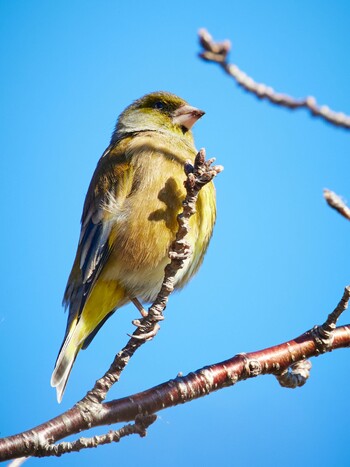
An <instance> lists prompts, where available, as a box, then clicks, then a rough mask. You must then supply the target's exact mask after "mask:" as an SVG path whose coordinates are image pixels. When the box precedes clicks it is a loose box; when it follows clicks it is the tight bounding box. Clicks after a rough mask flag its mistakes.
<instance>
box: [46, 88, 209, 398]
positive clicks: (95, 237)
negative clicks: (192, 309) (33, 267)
mask: <svg viewBox="0 0 350 467" xmlns="http://www.w3.org/2000/svg"><path fill="white" fill-rule="evenodd" d="M203 114H204V112H203V111H202V110H199V109H196V108H195V107H191V106H190V105H188V104H187V102H186V101H184V100H183V99H181V98H179V97H177V96H175V95H174V94H170V93H167V92H154V93H151V94H148V95H146V96H144V97H142V98H140V99H138V100H136V101H135V102H133V103H132V104H131V105H130V106H129V107H127V108H126V109H125V110H124V112H122V114H121V115H120V117H119V119H118V121H117V124H116V127H115V131H114V133H113V135H112V138H111V142H110V145H109V146H108V148H107V149H106V151H105V152H104V154H103V155H102V157H101V159H100V160H99V162H98V164H97V167H96V170H95V173H94V175H93V177H92V180H91V183H90V186H89V189H88V192H87V195H86V199H85V203H84V208H83V214H82V218H81V234H80V239H79V244H78V249H77V253H76V257H75V261H74V264H73V267H72V271H71V273H70V276H69V279H68V283H67V287H66V290H65V294H64V299H63V303H64V305H65V306H66V307H67V308H68V309H69V316H68V322H67V328H66V333H65V337H64V340H63V344H62V347H61V349H60V352H59V355H58V358H57V361H56V365H55V369H54V371H53V374H52V378H51V385H52V386H53V387H56V390H57V400H58V402H60V401H61V400H62V396H63V393H64V390H65V387H66V384H67V380H68V377H69V374H70V372H71V370H72V366H73V363H74V361H75V359H76V356H77V354H78V352H79V350H80V349H85V348H86V347H87V346H88V345H89V344H90V342H91V341H92V339H93V338H94V336H95V335H96V333H97V332H98V331H99V329H100V328H101V326H102V325H103V324H104V323H105V321H106V320H107V319H108V318H109V317H110V316H111V315H112V314H113V313H114V311H115V310H116V309H117V308H120V307H121V306H123V305H125V304H126V303H128V302H129V301H133V302H134V303H135V304H136V305H138V304H139V305H140V302H139V300H141V301H144V302H149V301H153V300H155V298H156V296H157V294H158V292H159V290H160V287H161V284H162V281H163V278H164V268H165V266H166V265H167V263H168V262H169V261H170V260H169V258H168V251H169V247H170V245H171V243H172V242H173V240H174V238H175V235H176V232H177V215H178V214H179V213H180V212H181V208H182V201H183V200H184V198H185V195H186V192H185V188H184V185H183V182H184V179H185V173H184V166H185V163H186V162H187V161H191V162H192V163H193V161H194V158H195V156H196V153H197V151H196V149H195V146H194V142H193V136H192V132H191V128H192V126H193V125H194V124H195V122H196V121H197V120H198V119H199V118H201V117H202V116H203ZM215 212H216V209H215V189H214V185H213V183H209V184H208V185H206V186H205V187H204V188H203V189H202V190H201V192H200V193H199V197H198V201H197V211H196V213H195V214H194V215H193V216H192V218H191V219H190V232H189V234H188V236H187V238H186V239H187V241H188V242H189V243H190V245H191V247H192V251H193V253H192V255H191V256H190V257H189V258H188V259H187V260H186V263H185V266H184V267H183V268H182V269H180V270H179V271H178V273H177V275H176V278H175V287H176V288H181V287H182V286H184V285H185V284H186V283H187V282H188V281H189V279H190V278H191V277H192V276H193V274H194V273H195V272H196V271H197V269H198V268H199V266H200V264H201V262H202V260H203V256H204V254H205V251H206V249H207V246H208V243H209V240H210V237H211V234H212V230H213V226H214V222H215ZM140 306H141V305H140ZM140 306H139V307H140Z"/></svg>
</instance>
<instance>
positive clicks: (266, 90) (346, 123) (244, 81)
mask: <svg viewBox="0 0 350 467" xmlns="http://www.w3.org/2000/svg"><path fill="white" fill-rule="evenodd" d="M198 35H199V42H200V45H201V46H202V47H203V51H202V52H201V53H200V54H199V56H200V57H201V58H202V59H203V60H206V61H208V62H213V63H217V64H219V65H220V66H221V68H222V69H223V70H224V71H225V72H226V73H227V74H228V75H229V76H231V77H232V78H233V79H234V80H236V82H237V84H238V85H239V86H241V87H242V88H243V89H245V90H246V91H248V92H250V93H252V94H254V95H255V96H256V97H258V98H259V99H266V100H268V101H269V102H271V103H272V104H275V105H279V106H282V107H287V108H289V109H300V108H304V109H308V110H309V111H310V114H311V115H312V116H313V117H320V118H322V119H323V120H326V121H327V122H329V123H331V124H332V125H335V126H339V127H342V128H346V129H347V130H349V129H350V116H348V115H346V114H344V113H343V112H334V111H333V110H331V109H330V108H329V107H327V106H326V105H322V106H319V105H318V103H317V101H316V99H315V98H314V97H312V96H308V97H305V98H304V99H295V98H294V97H291V96H288V95H287V94H281V93H278V92H276V91H275V90H274V89H273V88H272V87H270V86H266V85H265V84H263V83H257V82H256V81H254V80H253V79H252V78H251V77H250V76H248V75H247V74H246V73H244V72H243V71H242V70H240V69H239V68H238V66H237V65H234V64H231V63H228V61H227V55H228V53H229V52H230V50H231V43H230V41H228V40H225V41H223V42H214V40H213V38H212V36H211V35H210V34H209V33H208V31H207V30H206V29H200V30H199V32H198Z"/></svg>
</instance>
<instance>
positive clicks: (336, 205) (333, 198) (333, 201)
mask: <svg viewBox="0 0 350 467" xmlns="http://www.w3.org/2000/svg"><path fill="white" fill-rule="evenodd" d="M323 197H324V199H325V200H326V201H327V203H328V205H329V206H330V207H331V208H333V209H335V210H336V211H338V212H339V214H341V215H342V216H343V217H345V219H348V220H349V221H350V208H349V207H348V206H347V205H346V204H345V202H344V201H343V200H342V198H341V197H340V196H339V195H337V194H336V193H334V191H331V190H327V189H324V190H323Z"/></svg>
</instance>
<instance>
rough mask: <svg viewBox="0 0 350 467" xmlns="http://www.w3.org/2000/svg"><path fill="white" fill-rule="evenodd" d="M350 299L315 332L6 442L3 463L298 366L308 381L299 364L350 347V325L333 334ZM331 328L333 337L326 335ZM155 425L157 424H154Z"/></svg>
mask: <svg viewBox="0 0 350 467" xmlns="http://www.w3.org/2000/svg"><path fill="white" fill-rule="evenodd" d="M349 299H350V286H349V287H346V289H345V291H344V295H343V297H342V299H341V300H340V302H339V304H338V306H337V307H336V308H335V310H334V311H333V312H332V313H331V314H330V315H329V316H328V318H327V320H326V322H325V323H324V324H323V325H322V326H320V327H316V328H314V329H311V330H309V331H307V332H305V333H304V334H302V335H301V336H299V337H297V338H295V339H292V340H290V341H289V342H285V343H283V344H280V345H277V346H274V347H270V348H267V349H264V350H260V351H257V352H251V353H243V354H238V355H236V356H234V357H233V358H231V359H229V360H226V361H224V362H221V363H216V364H214V365H210V366H206V367H204V368H202V369H200V370H197V371H195V372H192V373H190V374H188V375H187V376H183V377H178V378H176V379H174V380H170V381H168V382H166V383H163V384H160V385H159V386H156V387H153V388H151V389H148V390H146V391H144V392H141V393H138V394H134V395H132V396H129V397H125V398H122V399H118V400H114V401H111V402H105V403H101V404H99V410H98V411H97V410H96V411H95V412H94V417H93V418H91V417H85V414H84V412H83V411H82V410H80V408H79V405H76V406H75V407H73V408H72V409H70V410H68V411H67V412H65V413H64V414H62V415H60V416H58V417H56V418H54V419H52V420H50V421H48V422H46V423H44V424H42V425H40V426H38V427H36V428H33V429H31V430H28V431H26V432H24V433H20V434H18V435H14V436H10V437H8V438H4V439H1V440H0V461H1V460H8V459H13V458H15V457H20V456H24V455H25V456H42V455H47V454H48V453H51V452H53V451H54V450H55V448H54V444H53V443H54V442H56V441H58V440H60V439H62V438H64V437H66V436H68V435H72V434H75V433H78V432H81V431H83V430H86V429H89V428H92V427H96V426H101V425H110V424H112V423H120V422H129V421H131V420H136V421H137V417H138V416H140V415H152V414H155V413H156V412H158V411H160V410H163V409H166V408H168V407H173V406H176V405H178V404H183V403H185V402H189V401H191V400H193V399H197V398H200V397H203V396H205V395H207V394H209V393H211V392H213V391H217V390H219V389H222V388H224V387H228V386H232V385H234V384H236V383H237V382H239V381H243V380H245V379H248V378H253V377H256V376H259V375H267V374H271V375H275V376H277V377H278V379H279V381H280V379H281V375H283V373H286V372H288V368H290V367H293V371H294V373H295V374H297V373H298V372H299V375H300V377H299V380H300V381H302V380H303V379H304V380H305V371H308V369H307V368H306V367H305V365H304V366H302V365H301V366H300V365H299V369H298V365H297V363H298V362H302V361H304V360H305V359H307V358H311V357H316V356H318V355H321V354H323V353H325V352H331V351H333V350H335V349H339V348H343V347H350V325H346V326H341V327H338V328H336V329H334V330H332V328H333V326H334V325H335V323H336V321H337V319H338V318H339V316H340V315H341V313H343V312H344V311H345V309H346V308H347V305H348V302H349ZM330 329H331V331H330V332H331V336H330V335H327V334H326V335H323V334H322V333H323V332H324V331H327V330H328V331H329V330H330ZM320 330H322V331H320ZM330 337H331V338H330ZM293 371H292V372H291V373H293ZM295 378H296V376H292V378H290V380H291V381H292V383H291V384H284V385H285V386H287V387H297V386H298V385H300V384H294V383H293V380H295ZM304 382H305V381H304ZM142 418H143V417H142ZM146 420H147V419H146ZM149 420H150V422H152V421H153V419H149ZM124 428H125V427H124ZM106 436H107V437H108V435H104V438H103V439H105V437H106ZM77 445H79V441H78V444H77Z"/></svg>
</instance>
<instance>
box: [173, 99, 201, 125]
mask: <svg viewBox="0 0 350 467" xmlns="http://www.w3.org/2000/svg"><path fill="white" fill-rule="evenodd" d="M204 114H205V112H203V110H199V109H196V107H191V106H190V105H182V106H181V107H179V108H178V109H176V110H175V112H173V123H175V124H177V125H181V126H184V127H185V128H186V129H187V130H190V129H191V128H192V127H193V125H194V124H195V123H196V121H197V120H199V119H200V118H201V117H203V115H204Z"/></svg>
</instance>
